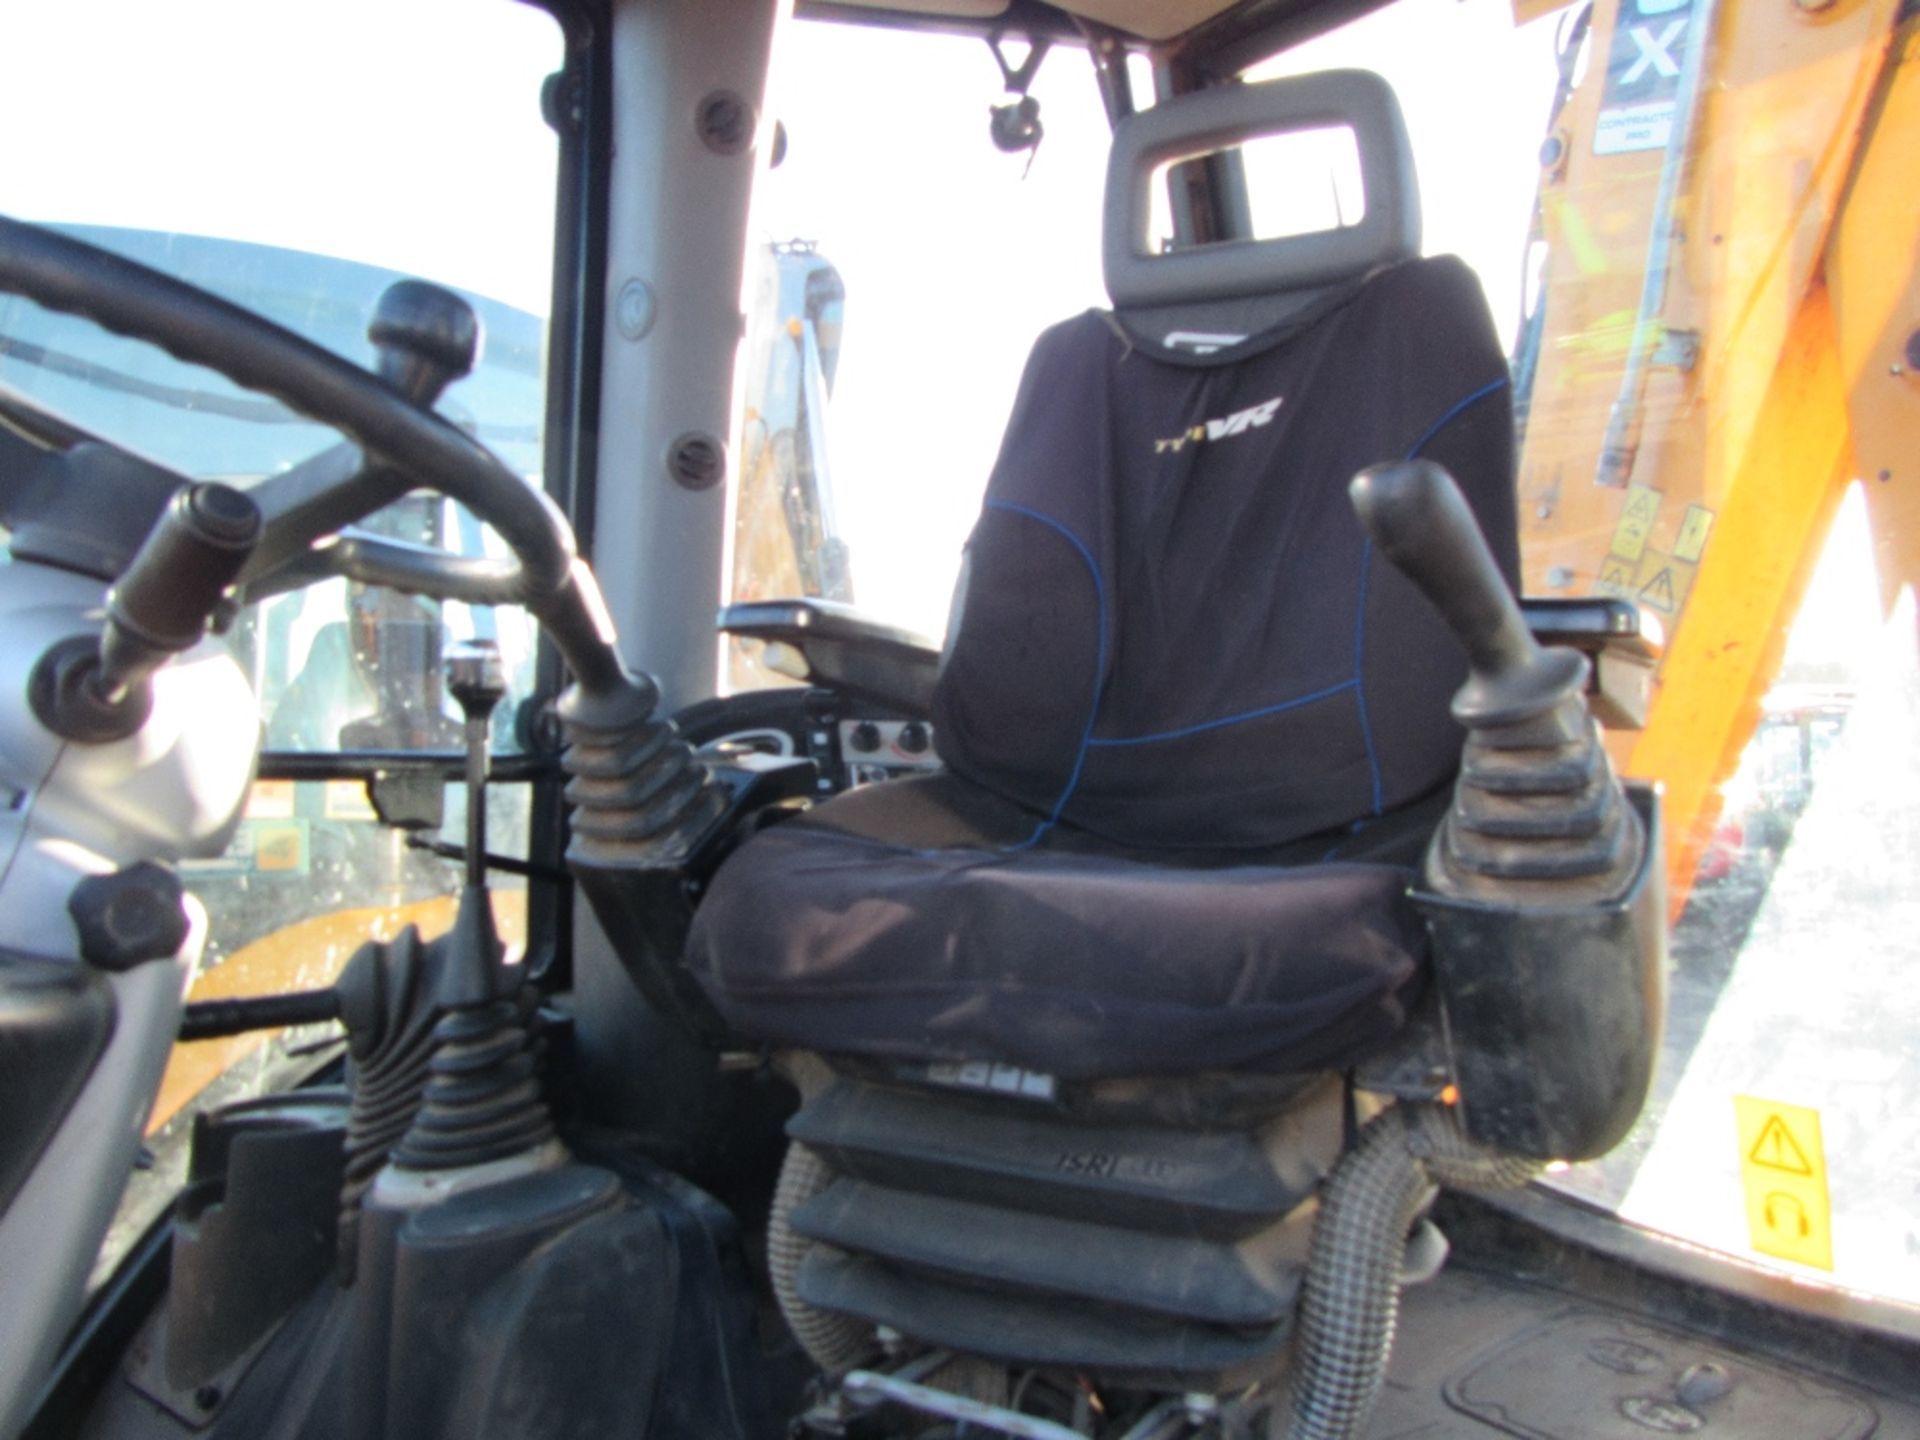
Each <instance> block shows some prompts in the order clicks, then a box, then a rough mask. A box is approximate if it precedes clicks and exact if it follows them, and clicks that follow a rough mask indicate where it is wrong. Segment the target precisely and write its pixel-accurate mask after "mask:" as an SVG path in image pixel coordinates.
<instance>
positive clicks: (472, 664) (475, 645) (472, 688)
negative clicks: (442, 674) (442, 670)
mask: <svg viewBox="0 0 1920 1440" xmlns="http://www.w3.org/2000/svg"><path fill="white" fill-rule="evenodd" d="M446 665H447V692H448V693H449V694H451V695H452V696H453V698H454V699H455V700H457V701H458V702H459V703H460V708H461V709H462V710H463V711H465V712H466V715H467V718H468V719H469V720H472V719H483V720H484V719H485V718H486V717H487V716H488V715H490V714H492V713H493V707H494V706H495V705H497V704H499V703H500V697H501V696H502V695H504V694H506V693H507V672H506V666H505V665H504V664H503V663H502V662H501V659H500V646H499V645H498V644H497V643H495V642H494V641H492V640H481V639H474V640H460V641H456V642H455V643H454V644H452V645H449V646H448V647H447V652H446Z"/></svg>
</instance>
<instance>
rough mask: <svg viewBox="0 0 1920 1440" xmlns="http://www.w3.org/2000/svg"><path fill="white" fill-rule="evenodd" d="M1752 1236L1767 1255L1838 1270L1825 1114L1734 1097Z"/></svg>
mask: <svg viewBox="0 0 1920 1440" xmlns="http://www.w3.org/2000/svg"><path fill="white" fill-rule="evenodd" d="M1733 1113H1734V1118H1735V1120H1736V1122H1737V1124H1738V1128H1739V1131H1740V1179H1741V1182H1742V1184H1743V1185H1744V1186H1745V1187H1746V1192H1747V1234H1748V1238H1749V1239H1750V1241H1751V1242H1752V1245H1753V1248H1754V1249H1755V1250H1757V1251H1759V1252H1760V1253H1761V1254H1762V1255H1773V1256H1776V1257H1778V1258H1779V1259H1782V1260H1793V1261H1796V1262H1798V1263H1799V1264H1802V1265H1811V1266H1814V1267H1815V1268H1816V1269H1820V1270H1831V1269H1833V1211H1832V1208H1831V1206H1830V1205H1829V1203H1828V1200H1827V1160H1826V1152H1825V1150H1824V1149H1823V1148H1822V1146H1821V1143H1820V1115H1819V1112H1818V1111H1815V1110H1809V1109H1807V1108H1806V1107H1805V1106H1801V1105H1782V1104H1781V1103H1779V1102H1778V1101H1775V1100H1760V1099H1757V1098H1755V1097H1754V1096H1751V1095H1736V1096H1734V1097H1733Z"/></svg>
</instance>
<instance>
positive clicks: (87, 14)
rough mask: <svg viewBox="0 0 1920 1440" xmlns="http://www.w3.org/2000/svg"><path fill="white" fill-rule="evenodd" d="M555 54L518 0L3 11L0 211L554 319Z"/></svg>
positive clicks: (550, 34)
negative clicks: (129, 232)
mask: <svg viewBox="0 0 1920 1440" xmlns="http://www.w3.org/2000/svg"><path fill="white" fill-rule="evenodd" d="M456 14H457V16H458V17H459V18H458V23H453V20H452V17H453V16H455V15H456ZM561 53H562V52H561V41H560V32H559V30H558V28H557V27H556V26H555V25H554V22H553V21H552V19H551V18H549V17H548V16H546V15H544V14H542V13H541V12H540V11H538V10H536V9H534V8H533V7H531V6H529V5H520V4H513V3H508V0H498V3H494V4H475V3H473V0H421V3H416V4H408V5H401V4H397V3H393V0H325V3H309V4H306V5H294V4H292V3H288V0H267V3H260V0H182V3H168V4H164V5H161V4H154V3H151V0H88V3H87V4H84V5H14V6H10V7H8V11H7V17H6V36H5V42H4V44H3V45H0V135H5V136H7V137H8V138H7V142H6V144H5V145H0V213H5V214H9V215H13V216H16V217H19V218H22V219H30V220H64V221H73V222H81V223H93V224H102V225H125V226H133V227H137V228H142V229H150V230H177V231H181V232H184V233H191V234H202V235H217V236H222V237H225V238H228V239H236V240H250V241H256V242H260V243H264V244H270V245H281V246H286V247H288V248H290V249H296V250H307V251H315V252H319V253H324V254H331V255H339V256H344V257H346V258H349V259H354V260H362V261H366V262H368V263H371V264H377V265H385V266H388V267H390V268H392V269H395V270H402V271H407V272H410V273H414V274H420V275H426V276H431V277H433V278H434V279H437V280H441V281H444V282H446V283H449V284H453V285H458V286H461V287H464V288H466V289H469V290H473V291H476V292H478V293H480V294H483V295H487V296H491V297H492V298H494V299H497V300H503V301H505V302H507V303H508V304H510V305H515V306H518V307H520V308H521V309H523V310H531V311H534V312H535V313H537V314H545V313H546V310H547V305H548V284H549V276H550V272H551V255H552V244H553V238H552V237H553V210H552V195H553V173H554V156H555V142H554V137H553V134H552V132H551V131H549V130H548V129H547V127H546V124H545V122H544V121H542V120H541V118H540V111H539V99H540V83H541V80H542V79H543V78H544V77H545V76H546V75H548V74H549V73H551V72H552V71H554V70H556V69H558V68H559V65H560V61H561ZM423 56H434V57H436V59H437V62H438V63H437V66H435V67H431V68H429V67H423V65H422V57H423ZM423 77H424V78H423ZM502 95H516V96H519V97H521V100H520V102H519V103H517V104H505V105H503V104H502V103H501V96H502Z"/></svg>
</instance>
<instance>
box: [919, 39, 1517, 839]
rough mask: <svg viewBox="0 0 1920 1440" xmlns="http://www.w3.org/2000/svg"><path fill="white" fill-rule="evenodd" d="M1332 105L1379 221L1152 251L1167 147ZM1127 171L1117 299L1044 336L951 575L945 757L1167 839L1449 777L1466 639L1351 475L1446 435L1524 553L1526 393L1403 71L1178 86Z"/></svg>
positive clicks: (1328, 116) (1141, 124) (1324, 118)
mask: <svg viewBox="0 0 1920 1440" xmlns="http://www.w3.org/2000/svg"><path fill="white" fill-rule="evenodd" d="M1337 125H1344V126H1347V127H1349V128H1350V129H1351V130H1352V131H1353V133H1354V136H1355V139H1356V141H1357V148H1358V151H1359V155H1360V160H1361V175H1362V184H1363V186H1364V193H1365V215H1364V217H1363V218H1362V219H1361V220H1360V221H1359V223H1357V224H1355V225H1351V226H1343V227H1341V228H1339V229H1337V230H1332V231H1324V232H1318V233H1313V234H1308V235H1304V236H1295V237H1289V238H1286V239H1278V240H1264V241H1236V242H1229V243H1225V244H1218V245H1210V246H1201V247H1195V248H1193V249H1190V250H1185V251H1175V252H1173V253H1170V254H1167V255H1153V254H1150V253H1148V250H1147V244H1146V233H1145V232H1146V228H1147V212H1148V204H1147V186H1148V184H1149V183H1150V176H1152V175H1153V173H1154V172H1155V171H1156V170H1157V168H1158V167H1160V166H1162V165H1164V164H1165V163H1166V162H1168V161H1170V160H1174V159H1177V158H1180V157H1184V156H1194V155H1200V154H1205V153H1209V152H1212V151H1215V150H1219V149H1222V148H1224V147H1226V146H1228V145H1231V144H1233V143H1235V142H1238V141H1240V140H1243V139H1245V138H1249V137H1252V136H1255V135H1262V134H1275V133H1285V132H1289V131H1299V130H1306V129H1320V128H1324V127H1327V126H1337ZM1107 187H1108V191H1107V206H1106V225H1107V234H1106V245H1105V253H1106V265H1105V270H1106V280H1107V286H1108V290H1109V294H1110V295H1111V297H1112V298H1113V300H1114V303H1115V309H1114V311H1112V312H1111V313H1109V312H1104V311H1088V312H1087V313H1086V314H1083V315H1080V316H1077V317H1075V318H1074V319H1071V320H1068V321H1065V322H1063V323H1062V324H1060V325H1057V326H1055V327H1053V328H1052V329H1050V330H1048V331H1047V332H1046V333H1045V334H1043V335H1042V336H1041V337H1040V339H1039V341H1038V342H1037V343H1036V344H1035V346H1034V349H1033V353H1032V355H1031V357H1030V358H1029V360H1028V364H1027V369H1026V373H1025V375H1024V377H1023V378H1022V381H1021V384H1020V389H1019V393H1018V396H1017V398H1016V400H1015V403H1014V408H1013V414H1012V417H1011V419H1010V420H1009V422H1008V425H1007V430H1006V436H1005V439H1004V441H1003V442H1002V447H1001V451H1000V456H999V459H998V461H997V462H996V464H995V467H994V470H993V474H992V476H991V478H990V480H989V482H988V486H987V492H986V499H985V503H984V506H983V508H982V511H981V515H980V518H979V521H978V523H977V524H976V526H975V528H974V531H973V534H972V536H971V538H970V540H969V542H968V546H967V558H966V565H965V569H964V572H963V579H962V582H961V586H960V590H959V593H958V595H957V596H956V600H955V608H954V618H953V621H952V623H951V631H950V635H949V640H948V653H947V657H946V661H945V664H944V666H943V669H942V672H941V678H940V683H939V686H938V689H937V692H936V698H935V711H934V715H935V722H936V724H935V733H936V735H937V737H938V741H937V743H938V747H939V750H940V753H941V755H942V758H943V759H944V760H945V761H946V763H947V764H948V765H949V766H950V767H951V768H952V769H953V770H955V771H956V772H958V773H960V774H962V775H965V776H966V777H968V778H970V779H972V780H974V781H975V782H976V783H979V784H981V785H983V786H985V787H987V788H988V789H990V790H994V791H996V792H998V793H1000V794H1003V795H1005V796H1007V797H1009V798H1012V799H1014V800H1017V801H1019V802H1021V803H1022V804H1024V805H1026V806H1028V807H1030V808H1032V809H1033V810H1034V811H1035V812H1036V814H1037V816H1038V817H1041V819H1040V828H1039V829H1037V830H1036V832H1035V833H1036V837H1037V836H1039V835H1041V834H1042V833H1043V832H1044V830H1045V829H1046V828H1048V827H1050V826H1051V825H1053V824H1056V823H1063V824H1067V825H1071V826H1074V827H1077V828H1080V829H1084V830H1087V831H1091V832H1094V833H1096V834H1098V835H1102V836H1104V837H1106V838H1108V839H1111V840H1114V841H1116V842H1119V843H1121V844H1139V845H1151V846H1154V847H1156V848H1181V847H1192V848H1207V849H1219V848H1243V849H1255V848H1264V847H1270V846H1276V845H1281V844H1284V843H1286V842H1289V841H1293V840H1297V839H1300V838H1301V837H1304V836H1308V835H1312V834H1315V833H1317V832H1321V831H1335V830H1339V829H1342V828H1351V827H1355V826H1358V825H1362V824H1364V823H1365V822H1366V821H1367V820H1368V819H1369V818H1370V817H1375V816H1380V815H1382V814H1385V813H1387V812H1389V811H1391V810H1393V809H1394V808H1396V807H1398V806H1402V805H1404V804H1407V803H1409V802H1411V801H1413V800H1416V799H1418V798H1420V797H1422V796H1424V795H1427V794H1429V793H1431V792H1433V791H1434V790H1436V789H1437V788H1438V787H1439V786H1441V785H1443V784H1444V783H1445V782H1446V781H1447V779H1448V778H1449V777H1450V776H1451V775H1452V773H1453V771H1454V770H1455V768H1456V767H1457V765H1458V759H1459V750H1460V733H1459V731H1458V729H1457V728H1456V727H1455V726H1454V724H1453V722H1452V719H1451V717H1450V716H1449V714H1448V709H1447V705H1448V700H1449V697H1450V696H1451V694H1452V692H1453V690H1454V689H1455V688H1457V686H1458V685H1459V684H1460V682H1461V681H1462V679H1463V678H1464V677H1465V673H1466V664H1465V659H1464V656H1463V655H1462V654H1461V652H1460V650H1459V648H1458V646H1457V644H1456V643H1455V641H1454V640H1453V639H1452V637H1451V635H1450V634H1449V633H1448V632H1447V630H1446V629H1445V627H1444V626H1443V625H1442V624H1441V623H1440V621H1439V619H1438V618H1437V616H1436V615H1435V614H1434V613H1433V611H1432V610H1431V608H1430V607H1429V606H1428V605H1427V603H1426V602H1425V601H1424V600H1422V599H1421V598H1420V597H1419V596H1418V595H1417V594H1416V593H1415V592H1414V591H1413V589H1412V587H1411V586H1410V585H1408V583H1407V582H1406V581H1405V580H1404V579H1402V578H1401V577H1400V575H1399V574H1398V572H1396V571H1395V570H1394V569H1393V568H1392V567H1391V566H1390V565H1388V564H1386V563H1385V562H1384V561H1383V560H1382V559H1381V558H1380V557H1378V556H1376V555H1375V554H1374V553H1373V551H1372V547H1371V546H1370V544H1369V543H1368V542H1367V540H1366V537H1365V536H1364V535H1363V534H1362V532H1361V530H1360V527H1359V525H1358V523H1357V522H1356V521H1355V519H1354V516H1353V513H1352V510H1351V508H1350V506H1349V504H1348V501H1347V483H1348V481H1349V480H1350V479H1351V478H1352V476H1353V475H1354V474H1355V472H1357V471H1358V470H1360V469H1362V468H1364V467H1365V466H1367V465H1370V464H1374V463H1377V462H1380V461H1384V460H1394V459H1401V458H1405V457H1409V456H1416V455H1417V456H1424V457H1426V458H1428V459H1432V460H1435V461H1438V462H1439V463H1441V464H1442V465H1444V466H1446V467H1447V468H1448V469H1449V470H1450V471H1452V472H1453V474H1454V476H1455V477H1456V478H1457V479H1458V480H1459V482H1460V484H1461V486H1462V488H1463V490H1464V491H1465V492H1466V495H1467V497H1468V500H1469V503H1470V504H1471V505H1472V506H1473V508H1474V511H1475V513H1476V515H1477V518H1478V519H1479V522H1480V525H1481V527H1482V529H1483V530H1484V531H1485V533H1486V534H1487V537H1488V539H1489V541H1490V542H1491V544H1492V547H1493V550H1494V553H1495V555H1496V557H1497V558H1498V560H1499V562H1500V564H1501V565H1502V567H1503V569H1504V570H1505V571H1506V574H1507V578H1508V581H1509V583H1510V584H1511V583H1514V581H1515V579H1516V577H1517V573H1518V544H1517V539H1516V527H1515V517H1514V496H1513V435H1512V417H1511V410H1510V403H1509V399H1508V392H1507V368H1506V361H1505V358H1504V355H1503V353H1502V351H1501V347H1500V344H1499V341H1498V339H1497V337H1496V335H1495V333H1494V329H1493V325H1492V321H1491V318H1490V317H1489V315H1488V313H1487V308H1486V302H1485V299H1484V297H1483V296H1482V295H1481V293H1480V289H1479V285H1478V282H1477V281H1476V279H1475V278H1474V276H1473V275H1472V273H1471V272H1470V271H1469V270H1468V269H1467V268H1466V266H1465V265H1463V264H1462V263H1461V262H1460V261H1458V260H1457V259H1453V258H1450V257H1445V258H1438V259H1428V260H1422V259H1417V258H1414V257H1415V256H1416V254H1417V252H1418V246H1419V204H1418V199H1417V195H1416V191H1415V188H1414V182H1413V171H1412V161H1411V158H1410V151H1409V148H1408V144H1407V138H1406V131H1405V125H1404V122H1403V121H1402V120H1401V117H1400V113H1399V107H1398V105H1397V103H1396V102H1395V101H1394V98H1393V95H1392V92H1391V91H1390V90H1389V89H1388V88H1387V86H1386V84H1385V82H1384V81H1381V80H1380V79H1379V78H1378V77H1376V76H1373V75H1369V74H1365V73H1363V72H1358V71H1341V72H1331V73H1328V74H1321V75H1311V76H1304V77H1300V78H1297V79H1287V80H1277V81H1271V82H1267V83H1264V84H1260V85H1248V86H1240V87H1232V88H1229V89H1223V90H1219V91H1209V92H1203V93H1202V94H1199V95H1196V96H1191V97H1182V98H1179V99H1175V100H1171V101H1168V102H1164V103H1163V104H1161V105H1159V106H1156V107H1155V108H1154V109H1152V110H1149V111H1146V112H1144V113H1142V114H1140V115H1137V116H1134V117H1131V118H1129V119H1128V120H1126V121H1123V122H1122V123H1121V125H1120V126H1119V127H1118V128H1117V129H1116V131H1115V136H1114V145H1113V158H1112V163H1111V165H1110V168H1109V171H1108V181H1107ZM1195 332H1201V333H1205V334H1208V335H1212V336H1214V337H1215V339H1214V340H1213V341H1211V342H1210V344H1211V345H1212V346H1214V347H1216V348H1211V349H1210V350H1208V351H1207V352H1206V353H1196V351H1195V350H1194V349H1193V348H1192V347H1191V345H1190V343H1186V342H1183V340H1182V338H1181V337H1182V336H1183V335H1187V336H1190V335H1192V334H1193V333H1195ZM1236 336H1244V338H1241V339H1237V340H1236V339H1235V338H1234V337H1236ZM1223 337H1224V338H1223ZM1170 341H1171V343H1169V342H1170Z"/></svg>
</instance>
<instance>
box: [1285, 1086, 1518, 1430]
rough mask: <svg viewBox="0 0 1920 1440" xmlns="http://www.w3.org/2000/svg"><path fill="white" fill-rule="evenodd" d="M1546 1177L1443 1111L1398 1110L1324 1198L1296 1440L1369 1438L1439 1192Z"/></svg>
mask: <svg viewBox="0 0 1920 1440" xmlns="http://www.w3.org/2000/svg"><path fill="white" fill-rule="evenodd" d="M1539 1168H1540V1167H1539V1164H1538V1162H1536V1161H1531V1160H1523V1159H1520V1158H1517V1157H1514V1156H1505V1155H1498V1154H1495V1153H1494V1152H1492V1151H1489V1150H1486V1149H1484V1148H1482V1147H1481V1146H1479V1145H1476V1144H1475V1143H1474V1142H1473V1141H1471V1140H1469V1139H1468V1138H1467V1137H1466V1135H1465V1134H1464V1133H1463V1132H1462V1131H1461V1129H1460V1123H1459V1119H1458V1117H1457V1115H1456V1113H1455V1112H1454V1111H1453V1110H1451V1109H1448V1108H1446V1107H1442V1106H1438V1105H1400V1106H1395V1107H1394V1108H1392V1109H1390V1110H1387V1111H1385V1112H1383V1113H1382V1114H1380V1115H1378V1116H1376V1117H1375V1118H1374V1119H1373V1120H1372V1121H1371V1122H1370V1123H1369V1124H1368V1125H1367V1127H1366V1129H1364V1130H1363V1131H1361V1133H1360V1141H1359V1143H1358V1144H1357V1145H1356V1146H1355V1147H1354V1148H1353V1149H1352V1150H1351V1151H1349V1152H1348V1153H1347V1155H1346V1156H1345V1157H1344V1158H1343V1159H1342V1160H1341V1161H1340V1163H1339V1165H1337V1166H1336V1167H1335V1168H1334V1172H1333V1175H1332V1176H1331V1177H1330V1178H1329V1179H1328V1181H1327V1184H1326V1187H1325V1189H1324V1190H1323V1191H1322V1193H1321V1197H1320V1216H1319V1219H1318V1220H1317V1221H1316V1222H1315V1225H1314V1231H1313V1244H1312V1246H1311V1248H1310V1249H1309V1251H1308V1256H1307V1275H1306V1283H1305V1288H1304V1293H1303V1297H1302V1300H1301V1305H1300V1341H1299V1350H1298V1371H1297V1374H1296V1377H1295V1381H1294V1391H1293V1425H1292V1428H1291V1429H1290V1430H1289V1432H1288V1440H1354V1437H1358V1436H1360V1435H1362V1434H1364V1433H1365V1431H1366V1427H1367V1421H1368V1419H1369V1417H1370V1416H1371V1415H1372V1413H1373V1405H1374V1401H1375V1400H1376V1399H1377V1398H1378V1397H1379V1394H1380V1384H1381V1381H1382V1380H1383V1379H1384V1378H1385V1376H1386V1371H1387V1359H1388V1357H1389V1355H1390V1354H1391V1353H1392V1350H1393V1334H1394V1327H1395V1324H1396V1322H1397V1321H1398V1319H1399V1313H1400V1268H1401V1265H1402V1263H1403V1261H1404V1259H1405V1255H1406V1248H1407V1232H1408V1230H1409V1229H1410V1228H1411V1227H1412V1225H1413V1222H1414V1220H1415V1219H1416V1218H1417V1217H1418V1216H1419V1214H1420V1211H1421V1210H1422V1209H1423V1208H1424V1207H1425V1206H1426V1205H1427V1203H1428V1202H1429V1201H1430V1200H1431V1199H1432V1197H1433V1194H1434V1189H1435V1187H1436V1186H1439V1185H1445V1186H1447V1187H1449V1188H1452V1189H1464V1190H1506V1189H1512V1188H1514V1187H1516V1186H1519V1185H1524V1184H1525V1183H1526V1182H1527V1181H1528V1180H1529V1179H1531V1178H1532V1177H1533V1175H1534V1174H1535V1172H1536V1171H1538V1169H1539Z"/></svg>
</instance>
